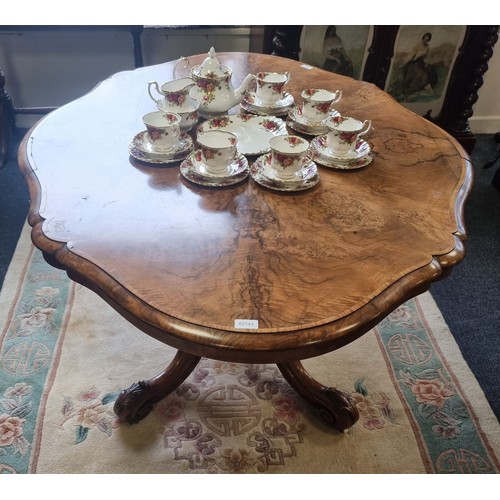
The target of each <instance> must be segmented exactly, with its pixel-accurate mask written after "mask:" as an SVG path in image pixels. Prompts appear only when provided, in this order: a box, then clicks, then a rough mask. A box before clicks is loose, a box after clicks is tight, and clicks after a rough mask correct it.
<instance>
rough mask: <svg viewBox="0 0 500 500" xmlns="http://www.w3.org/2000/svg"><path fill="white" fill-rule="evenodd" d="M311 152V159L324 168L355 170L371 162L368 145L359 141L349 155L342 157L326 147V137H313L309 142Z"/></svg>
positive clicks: (371, 154) (370, 151)
mask: <svg viewBox="0 0 500 500" xmlns="http://www.w3.org/2000/svg"><path fill="white" fill-rule="evenodd" d="M311 150H312V151H313V158H314V161H315V162H316V163H319V164H321V165H323V166H325V167H330V168H338V169H346V170H347V169H356V168H362V167H366V165H368V164H369V163H371V162H372V160H373V153H372V150H371V147H370V145H369V144H368V143H367V142H366V141H364V140H363V139H360V140H359V141H358V142H357V144H356V148H355V149H354V150H353V151H351V152H350V153H349V154H347V155H344V156H338V155H335V153H334V152H333V151H331V150H330V149H329V148H327V146H326V135H321V136H319V137H315V138H314V139H313V140H312V141H311Z"/></svg>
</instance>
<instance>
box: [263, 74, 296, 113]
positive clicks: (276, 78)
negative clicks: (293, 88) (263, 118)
mask: <svg viewBox="0 0 500 500" xmlns="http://www.w3.org/2000/svg"><path fill="white" fill-rule="evenodd" d="M255 81H256V84H257V87H256V90H255V96H256V97H257V99H259V100H260V101H261V102H262V103H263V104H267V105H272V104H276V103H277V102H278V101H279V100H280V99H281V97H282V95H283V87H284V86H285V85H286V84H287V83H288V82H289V81H290V73H288V72H286V73H273V72H270V71H259V72H258V73H257V74H256V75H255Z"/></svg>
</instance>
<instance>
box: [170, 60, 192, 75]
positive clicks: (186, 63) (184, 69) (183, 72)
mask: <svg viewBox="0 0 500 500" xmlns="http://www.w3.org/2000/svg"><path fill="white" fill-rule="evenodd" d="M180 63H184V65H183V66H182V68H181V69H179V64H180ZM189 67H190V63H189V59H188V58H187V57H184V56H181V57H179V60H178V61H177V62H176V63H175V66H174V70H173V71H172V74H173V77H174V78H175V79H177V78H183V77H185V76H186V75H187V73H188V71H187V70H188V69H189Z"/></svg>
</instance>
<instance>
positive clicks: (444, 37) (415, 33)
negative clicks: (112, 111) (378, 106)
mask: <svg viewBox="0 0 500 500" xmlns="http://www.w3.org/2000/svg"><path fill="white" fill-rule="evenodd" d="M465 33H466V26H400V28H399V30H398V33H397V36H396V40H395V44H394V57H393V58H392V62H391V66H390V69H389V74H388V78H387V81H386V85H385V89H384V90H386V91H387V92H388V93H389V94H391V95H392V96H393V97H394V98H395V99H396V100H397V101H398V102H400V103H401V104H403V105H404V106H405V107H407V108H409V109H411V110H412V111H414V112H416V113H419V114H422V115H423V114H426V113H427V115H428V116H437V115H438V114H439V112H440V111H441V108H442V106H443V102H444V98H445V95H446V91H447V87H448V83H449V80H450V76H451V73H452V69H453V65H454V62H455V60H456V58H457V55H458V53H459V48H460V47H461V45H462V43H463V41H464V36H465Z"/></svg>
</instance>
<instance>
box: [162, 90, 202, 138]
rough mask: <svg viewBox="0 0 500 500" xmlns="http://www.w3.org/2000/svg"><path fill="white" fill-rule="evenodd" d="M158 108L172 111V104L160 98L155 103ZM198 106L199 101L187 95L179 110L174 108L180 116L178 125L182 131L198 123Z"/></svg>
mask: <svg viewBox="0 0 500 500" xmlns="http://www.w3.org/2000/svg"><path fill="white" fill-rule="evenodd" d="M156 105H157V107H158V109H159V110H160V111H163V112H164V113H171V112H173V111H174V110H173V108H172V105H171V104H170V103H169V102H168V101H167V100H166V99H160V100H158V101H157V103H156ZM199 107H200V103H199V102H198V101H197V100H196V99H193V98H192V97H189V96H187V97H186V99H185V100H184V103H183V106H182V108H180V110H176V111H175V113H176V114H178V115H179V116H180V117H181V123H180V127H181V130H183V131H188V130H191V129H192V128H193V127H194V125H196V124H197V123H198V108H199Z"/></svg>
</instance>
